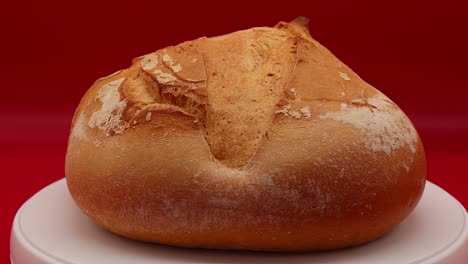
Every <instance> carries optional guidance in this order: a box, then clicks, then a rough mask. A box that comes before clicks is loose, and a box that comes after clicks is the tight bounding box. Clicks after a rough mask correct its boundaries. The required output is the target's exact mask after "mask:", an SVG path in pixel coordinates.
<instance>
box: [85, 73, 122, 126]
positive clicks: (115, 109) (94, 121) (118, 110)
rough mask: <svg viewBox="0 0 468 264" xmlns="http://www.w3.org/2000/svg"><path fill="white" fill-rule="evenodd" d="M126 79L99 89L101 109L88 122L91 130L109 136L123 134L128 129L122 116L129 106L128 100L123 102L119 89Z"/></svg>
mask: <svg viewBox="0 0 468 264" xmlns="http://www.w3.org/2000/svg"><path fill="white" fill-rule="evenodd" d="M124 80H125V77H122V78H119V79H117V80H114V81H112V82H110V83H108V84H106V85H104V86H103V87H101V89H99V91H98V93H97V95H96V98H95V99H94V100H97V101H99V102H101V104H102V105H101V109H99V110H97V111H96V112H94V113H93V114H92V115H91V117H90V118H89V121H88V126H89V127H90V128H96V127H97V128H98V129H100V130H102V131H104V132H106V134H107V135H110V134H111V132H113V133H115V134H122V133H123V132H124V130H125V129H126V128H127V124H126V123H125V122H123V120H122V114H123V111H124V109H125V107H126V106H127V101H126V100H121V98H120V93H119V87H120V85H121V84H122V83H123V81H124Z"/></svg>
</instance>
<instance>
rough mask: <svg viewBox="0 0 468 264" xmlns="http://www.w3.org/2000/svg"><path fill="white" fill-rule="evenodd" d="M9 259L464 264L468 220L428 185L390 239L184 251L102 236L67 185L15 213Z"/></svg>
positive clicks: (19, 261)
mask: <svg viewBox="0 0 468 264" xmlns="http://www.w3.org/2000/svg"><path fill="white" fill-rule="evenodd" d="M11 260H12V263H14V264H23V263H28V264H29V263H38V264H42V263H99V264H101V263H112V264H120V263H135V264H140V263H141V264H143V263H151V264H156V263H157V264H160V263H255V264H257V263H268V264H275V263H288V264H293V263H392V264H393V263H402V264H406V263H450V264H455V263H468V216H467V213H466V210H465V209H464V208H463V206H461V205H460V203H459V202H458V201H456V200H455V199H454V198H453V197H451V196H450V195H449V194H448V193H446V192H445V191H444V190H442V189H441V188H439V187H437V186H436V185H434V184H432V183H430V182H427V184H426V190H425V192H424V195H423V198H422V199H421V202H420V203H419V204H418V206H417V207H416V209H415V210H414V211H413V212H412V213H411V215H410V216H409V217H408V218H407V219H406V220H405V221H404V222H403V223H402V224H401V225H399V226H398V227H397V228H396V229H395V230H394V231H392V232H391V233H389V234H388V235H386V236H384V237H382V238H380V239H378V240H376V241H374V242H371V243H368V244H366V245H363V246H359V247H355V248H350V249H345V250H337V251H330V252H323V253H297V254H294V253H289V254H283V253H281V254H280V253H256V252H235V251H219V250H198V249H183V248H176V247H169V246H162V245H156V244H149V243H141V242H136V241H132V240H128V239H125V238H122V237H119V236H116V235H113V234H111V233H109V232H106V231H104V230H102V229H100V228H99V227H97V226H96V225H94V224H93V222H92V221H91V220H90V219H88V218H87V217H86V216H85V215H84V214H83V213H81V211H80V210H79V209H78V207H77V206H76V205H75V203H74V202H73V200H72V198H71V196H70V194H69V192H68V189H67V186H66V182H65V179H62V180H59V181H57V182H55V183H53V184H51V185H49V186H48V187H46V188H44V189H43V190H41V191H40V192H38V193H37V194H35V195H34V196H33V197H32V198H31V199H29V200H28V201H27V202H26V203H25V204H24V205H23V206H22V207H21V208H20V210H19V211H18V213H17V214H16V217H15V220H14V223H13V229H12V233H11Z"/></svg>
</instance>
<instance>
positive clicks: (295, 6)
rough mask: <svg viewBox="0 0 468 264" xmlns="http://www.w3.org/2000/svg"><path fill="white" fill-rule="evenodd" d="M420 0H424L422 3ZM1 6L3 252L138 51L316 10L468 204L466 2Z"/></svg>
mask: <svg viewBox="0 0 468 264" xmlns="http://www.w3.org/2000/svg"><path fill="white" fill-rule="evenodd" d="M417 2H419V3H417ZM2 5H3V7H2V8H1V11H0V12H2V13H3V14H1V16H0V20H1V21H0V22H1V23H0V27H1V31H0V32H1V40H0V52H1V57H0V58H1V63H0V67H1V69H0V74H1V96H0V102H1V103H0V110H1V111H0V118H1V119H0V121H1V122H0V144H1V147H0V161H1V185H0V188H1V189H0V191H1V192H0V201H1V207H0V210H1V211H0V217H1V218H0V221H1V222H0V228H1V229H0V234H1V236H0V239H1V241H0V250H1V252H0V254H1V256H0V257H1V259H0V262H2V263H3V262H5V263H7V262H8V255H9V232H10V228H11V223H12V220H13V216H14V214H15V212H16V211H17V209H18V208H19V207H20V206H21V204H22V203H23V202H24V201H26V199H27V198H29V197H30V196H31V195H33V194H34V193H35V192H37V191H38V190H40V189H41V188H42V187H45V186H46V185H47V184H49V183H51V182H53V181H55V180H57V179H60V178H62V177H63V176H64V157H65V151H66V145H67V137H68V133H69V126H70V121H71V118H72V115H73V111H74V108H75V107H76V106H77V104H78V102H79V100H80V98H81V96H82V95H83V93H84V92H85V91H86V89H87V88H88V87H89V86H90V85H91V84H92V83H93V81H94V80H95V79H97V78H99V77H101V76H105V75H107V74H110V73H112V72H114V71H116V70H118V69H121V68H126V67H128V66H129V64H130V61H131V59H132V58H133V57H137V56H139V55H142V54H145V53H148V52H151V51H154V50H157V49H160V48H163V47H165V46H167V45H171V44H177V43H179V42H181V41H184V40H190V39H194V38H197V37H200V36H214V35H219V34H226V33H229V32H232V31H235V30H240V29H245V28H249V27H253V26H264V25H266V26H269V25H274V24H275V23H276V22H278V21H279V20H292V19H293V18H295V17H296V16H298V15H302V16H306V17H309V18H310V20H311V22H310V27H311V33H312V36H313V37H314V38H316V39H317V40H318V41H320V42H321V43H322V44H324V45H325V46H326V47H328V48H329V49H330V50H331V51H332V52H333V53H334V54H335V55H336V56H337V57H339V58H340V59H341V60H342V61H343V62H344V63H346V64H348V65H349V66H350V67H351V68H352V69H354V70H355V71H356V72H357V73H358V74H359V75H360V76H361V77H362V78H363V79H364V80H366V81H368V82H369V83H371V84H372V85H374V86H375V87H377V88H378V89H380V90H381V91H383V92H384V93H385V94H387V95H388V96H389V97H390V98H392V99H393V100H394V101H395V102H396V103H398V104H399V105H400V107H401V108H402V109H403V110H404V111H405V112H406V113H407V114H408V116H409V117H410V118H411V119H412V120H413V122H414V124H415V126H416V128H417V129H418V131H419V133H420V135H421V137H422V139H423V142H424V145H425V149H426V154H427V159H428V178H429V180H431V181H433V182H435V183H436V184H438V185H440V186H441V187H443V188H444V189H446V190H447V191H448V192H450V193H451V194H452V195H453V196H455V197H456V198H457V199H459V200H460V201H461V202H462V203H463V204H464V205H465V207H466V206H468V194H467V190H466V187H467V183H468V174H467V169H466V164H467V163H468V107H467V103H466V102H467V97H468V66H467V62H468V37H467V36H468V19H467V14H466V10H467V8H466V6H465V4H463V1H451V0H446V1H438V2H437V3H431V2H430V1H406V0H394V1H389V2H383V1H373V0H364V1H325V0H324V1H299V0H296V1H287V2H284V3H275V2H273V1H271V2H258V1H257V2H255V1H229V2H222V1H216V2H215V1H212V2H200V1H191V2H187V3H183V2H180V1H131V2H116V1H112V2H110V1H109V2H106V1H96V2H93V3H85V2H83V1H58V0H57V1H29V2H21V1H17V2H16V3H12V1H11V2H10V3H8V4H7V3H4V4H2Z"/></svg>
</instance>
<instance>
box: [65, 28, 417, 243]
mask: <svg viewBox="0 0 468 264" xmlns="http://www.w3.org/2000/svg"><path fill="white" fill-rule="evenodd" d="M304 24H305V21H304V20H296V21H293V22H291V23H285V22H281V23H279V24H278V25H277V26H276V27H275V28H267V27H265V28H253V29H249V30H245V31H239V32H234V33H232V34H229V35H225V36H220V37H214V38H200V39H197V40H194V41H188V42H184V43H182V44H179V45H177V46H173V47H172V46H171V47H167V48H165V49H163V50H159V51H157V52H155V53H151V54H149V55H146V56H145V57H141V58H137V59H135V60H134V61H133V65H132V66H131V67H130V68H129V69H127V70H123V71H121V72H118V73H116V74H115V75H112V76H110V77H106V78H103V79H100V80H98V81H96V83H95V84H94V85H93V86H92V87H91V88H90V89H89V90H88V92H87V93H86V95H85V96H84V97H83V99H82V101H81V102H80V105H79V107H78V109H77V111H76V114H75V117H74V120H73V124H72V132H71V136H70V140H69V146H68V151H67V158H66V176H67V182H68V186H69V189H70V192H71V194H72V196H73V198H74V199H75V201H76V203H77V204H78V206H79V207H80V208H81V209H82V210H83V211H84V212H85V213H86V214H87V215H88V216H90V217H91V218H92V219H93V220H94V221H95V222H96V223H98V224H99V225H101V226H102V227H104V228H106V229H108V230H110V231H112V232H115V233H117V234H120V235H123V236H127V237H130V238H134V239H138V240H144V241H152V242H159V243H165V244H171V245H179V246H186V247H205V248H227V249H253V250H275V251H301V250H319V249H331V248H339V247H346V246H351V245H356V244H360V243H364V242H367V241H370V240H373V239H375V238H377V237H379V236H381V235H383V234H385V233H387V232H388V231H389V230H391V229H392V228H393V227H395V226H396V225H397V224H398V223H400V222H401V221H402V220H403V219H404V218H405V217H406V216H407V215H408V214H409V213H410V212H411V210H412V209H413V208H414V206H415V205H416V203H417V202H418V200H419V198H420V196H421V194H422V191H423V188H424V181H425V173H426V171H425V170H426V168H425V156H424V150H423V147H422V144H421V141H420V139H419V137H418V135H417V132H416V130H415V129H414V127H413V126H412V124H411V122H410V121H409V120H408V118H407V117H406V116H405V115H404V113H403V112H402V111H401V110H400V109H399V108H398V107H397V106H396V105H395V104H394V103H393V102H392V101H391V100H390V99H388V98H387V97H385V95H383V94H382V93H380V92H379V91H378V90H376V89H375V88H373V87H372V86H370V85H369V84H367V83H365V82H364V81H363V80H362V79H360V78H359V77H358V76H357V75H356V74H355V73H354V72H352V71H351V70H350V69H349V68H348V67H346V66H345V65H343V64H342V63H341V62H340V61H339V60H338V59H336V58H335V57H334V56H333V55H332V54H331V53H330V52H329V51H328V50H326V49H325V48H324V47H322V46H321V45H320V44H319V43H317V42H316V41H315V40H313V39H312V38H311V37H310V35H309V34H308V31H307V29H306V28H305V26H304Z"/></svg>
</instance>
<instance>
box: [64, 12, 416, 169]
mask: <svg viewBox="0 0 468 264" xmlns="http://www.w3.org/2000/svg"><path fill="white" fill-rule="evenodd" d="M306 24H307V23H306V21H304V19H297V20H294V21H293V22H291V23H286V22H280V23H279V24H277V25H276V26H275V27H274V28H270V27H259V28H252V29H249V30H243V31H238V32H234V33H231V34H228V35H224V36H218V37H212V38H206V37H204V38H199V39H196V40H193V41H187V42H184V43H181V44H179V45H176V46H170V47H167V48H164V49H161V50H158V51H156V52H154V53H151V54H148V55H146V56H143V57H140V58H136V59H134V61H133V65H132V66H131V67H130V68H128V69H126V70H123V71H120V72H117V73H116V74H114V75H111V76H108V77H105V78H102V79H100V80H98V81H97V82H96V83H95V84H94V85H93V87H92V88H91V89H90V90H89V91H88V93H87V95H86V96H85V97H84V98H83V101H82V103H81V104H80V107H79V109H78V111H77V113H81V112H82V110H83V109H84V108H85V107H86V108H87V109H90V114H89V117H88V119H86V120H85V119H84V117H83V115H80V114H78V115H77V116H75V120H74V125H73V127H74V129H73V131H72V136H75V137H84V136H85V132H86V131H85V129H84V128H83V125H84V124H87V126H88V128H91V129H98V130H99V131H101V132H102V133H105V134H106V135H107V136H118V135H121V134H123V133H125V131H126V130H127V129H129V128H131V127H133V126H138V125H140V124H143V123H145V122H149V121H150V120H151V119H152V118H153V114H154V113H162V112H166V113H172V114H174V115H182V116H185V117H187V118H190V119H191V120H192V123H193V126H192V127H191V128H190V129H197V130H202V131H203V132H204V136H205V139H206V141H207V143H208V145H209V147H210V150H211V153H212V155H213V157H214V158H215V159H217V160H219V161H220V162H222V163H223V164H224V165H226V166H228V167H232V168H239V167H243V166H245V165H247V164H248V163H249V162H250V161H251V159H252V157H253V156H254V154H255V152H256V150H257V148H258V147H259V146H260V145H261V144H262V142H263V140H265V139H267V138H268V132H269V130H270V128H271V127H272V126H273V125H274V124H275V123H282V122H283V123H284V122H308V123H312V126H313V123H314V122H319V121H321V120H323V119H332V120H335V121H338V122H343V123H346V124H349V125H351V126H353V127H354V128H356V129H358V130H360V131H361V132H362V134H363V137H362V143H363V144H364V145H365V146H366V147H367V149H368V150H369V151H374V152H383V153H386V154H388V155H390V154H391V153H392V152H393V151H394V150H396V149H398V148H401V147H407V148H409V149H410V150H411V152H413V153H414V152H415V146H416V143H417V141H418V136H417V133H416V131H415V130H414V128H413V126H412V125H411V123H410V122H409V120H408V119H407V118H406V116H405V115H404V113H403V112H402V111H401V110H400V109H399V108H398V107H397V106H396V105H395V104H394V103H393V102H392V101H391V100H390V99H388V98H387V97H385V95H383V94H382V93H380V92H379V91H378V90H376V89H375V88H373V87H372V86H370V85H369V84H367V83H366V82H364V81H363V80H362V79H360V78H359V76H357V75H356V74H355V73H354V72H353V71H352V70H351V69H349V68H348V67H347V66H346V65H344V64H343V63H341V62H340V61H339V60H338V59H337V58H336V57H335V56H333V55H332V54H331V53H330V52H329V51H328V50H327V49H326V48H324V47H323V46H321V45H320V44H319V43H318V42H317V41H315V40H314V39H312V38H311V36H310V34H309V32H308V30H307V25H306ZM174 126H177V124H174ZM307 126H310V124H307ZM88 128H86V129H88ZM181 129H187V127H186V126H184V127H181ZM298 140H300V139H298Z"/></svg>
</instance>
